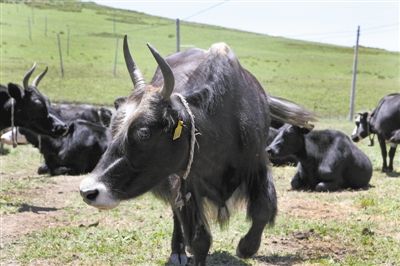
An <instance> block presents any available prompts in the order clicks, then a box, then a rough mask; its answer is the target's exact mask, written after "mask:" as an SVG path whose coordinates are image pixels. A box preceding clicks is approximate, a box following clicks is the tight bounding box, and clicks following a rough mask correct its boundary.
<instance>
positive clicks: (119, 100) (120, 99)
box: [114, 97, 128, 110]
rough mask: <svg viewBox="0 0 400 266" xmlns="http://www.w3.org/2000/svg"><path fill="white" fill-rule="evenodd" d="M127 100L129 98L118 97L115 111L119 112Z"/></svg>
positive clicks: (115, 102)
mask: <svg viewBox="0 0 400 266" xmlns="http://www.w3.org/2000/svg"><path fill="white" fill-rule="evenodd" d="M126 98H128V97H118V98H117V99H115V101H114V107H115V110H118V108H119V107H120V106H121V105H122V104H123V103H124V102H126Z"/></svg>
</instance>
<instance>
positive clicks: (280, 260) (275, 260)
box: [254, 254, 303, 266]
mask: <svg viewBox="0 0 400 266" xmlns="http://www.w3.org/2000/svg"><path fill="white" fill-rule="evenodd" d="M254 258H255V259H256V260H258V261H259V262H263V263H267V264H271V265H285V266H286V265H289V266H290V265H294V264H297V263H299V262H302V261H303V258H301V257H300V256H299V255H293V254H289V255H283V256H282V255H271V256H255V257H254Z"/></svg>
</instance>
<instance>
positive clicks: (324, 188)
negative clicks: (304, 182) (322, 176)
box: [315, 182, 329, 192]
mask: <svg viewBox="0 0 400 266" xmlns="http://www.w3.org/2000/svg"><path fill="white" fill-rule="evenodd" d="M315 191H317V192H326V191H329V189H328V187H327V186H326V184H325V183H324V182H319V183H318V184H317V185H316V186H315Z"/></svg>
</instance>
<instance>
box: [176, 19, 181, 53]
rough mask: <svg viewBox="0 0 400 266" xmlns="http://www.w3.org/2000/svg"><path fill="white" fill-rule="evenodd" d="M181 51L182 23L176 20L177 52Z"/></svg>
mask: <svg viewBox="0 0 400 266" xmlns="http://www.w3.org/2000/svg"><path fill="white" fill-rule="evenodd" d="M180 50H181V32H180V21H179V18H177V19H176V51H177V52H179V51H180Z"/></svg>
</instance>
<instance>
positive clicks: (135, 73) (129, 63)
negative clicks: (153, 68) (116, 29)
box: [124, 35, 146, 89]
mask: <svg viewBox="0 0 400 266" xmlns="http://www.w3.org/2000/svg"><path fill="white" fill-rule="evenodd" d="M124 58H125V63H126V67H127V68H128V71H129V75H130V76H131V79H132V82H133V86H134V88H135V89H139V88H142V87H144V86H145V85H146V82H145V81H144V78H143V75H142V72H140V70H139V68H138V67H137V66H136V64H135V61H133V59H132V56H131V53H130V51H129V46H128V36H127V35H125V36H124Z"/></svg>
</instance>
